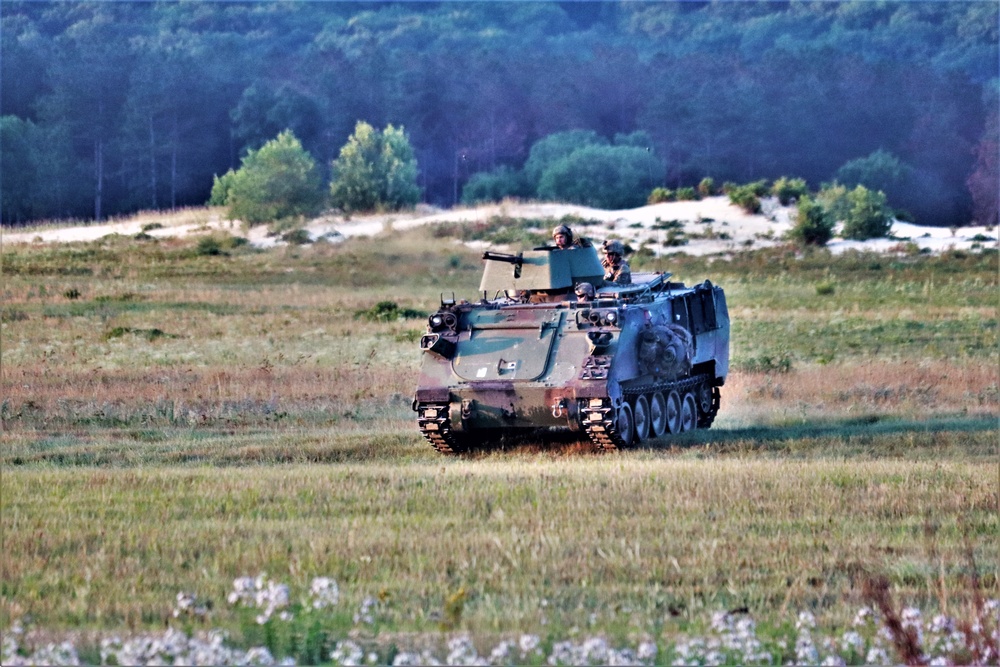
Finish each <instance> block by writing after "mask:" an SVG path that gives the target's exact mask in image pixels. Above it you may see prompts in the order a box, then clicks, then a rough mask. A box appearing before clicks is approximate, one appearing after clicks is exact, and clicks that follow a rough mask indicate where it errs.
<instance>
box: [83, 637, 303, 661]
mask: <svg viewBox="0 0 1000 667" xmlns="http://www.w3.org/2000/svg"><path fill="white" fill-rule="evenodd" d="M225 639H226V637H225V633H223V632H220V631H218V630H213V631H211V632H209V633H208V634H207V635H206V636H204V637H190V636H188V635H186V634H185V633H183V632H181V631H179V630H175V629H173V628H170V629H168V630H167V631H166V632H164V633H162V634H156V635H141V636H138V637H132V638H130V639H128V640H124V641H123V640H122V639H119V638H118V637H111V638H107V639H104V640H102V641H101V664H102V665H259V666H267V665H287V666H290V665H294V664H295V661H294V660H289V659H284V660H282V661H280V662H278V661H276V660H275V659H274V656H272V655H271V652H270V651H269V650H267V649H266V648H264V647H263V646H257V647H254V648H251V649H249V650H247V651H241V650H239V649H234V648H230V647H228V646H226V645H225Z"/></svg>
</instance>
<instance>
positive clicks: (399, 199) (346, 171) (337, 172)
mask: <svg viewBox="0 0 1000 667" xmlns="http://www.w3.org/2000/svg"><path fill="white" fill-rule="evenodd" d="M332 168H333V182H332V183H331V184H330V197H331V201H332V203H333V204H334V206H337V207H338V208H341V209H343V210H344V211H347V212H352V211H372V210H383V211H397V210H399V209H402V208H407V207H410V206H413V205H415V204H416V203H417V202H418V201H420V188H419V187H418V186H417V160H416V158H415V157H414V155H413V147H412V146H411V145H410V140H409V138H408V137H407V136H406V132H405V131H404V129H403V128H402V127H400V128H395V127H393V126H392V125H387V126H386V128H385V129H384V130H382V131H381V132H379V131H378V130H376V129H375V128H373V127H372V126H371V125H369V124H368V123H365V122H363V121H359V122H358V124H357V125H356V126H355V127H354V134H352V135H351V136H350V138H348V140H347V143H346V144H345V145H344V146H343V147H342V148H341V149H340V156H339V157H338V158H337V159H336V160H334V162H333V165H332Z"/></svg>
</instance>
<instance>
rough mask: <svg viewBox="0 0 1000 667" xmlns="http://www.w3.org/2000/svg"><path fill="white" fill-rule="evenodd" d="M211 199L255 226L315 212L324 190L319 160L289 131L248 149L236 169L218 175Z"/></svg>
mask: <svg viewBox="0 0 1000 667" xmlns="http://www.w3.org/2000/svg"><path fill="white" fill-rule="evenodd" d="M222 197H225V199H224V201H222V202H220V201H219V200H220V199H222ZM212 199H213V201H215V202H217V203H224V204H225V205H226V206H227V207H228V208H229V217H230V218H232V219H238V220H242V221H243V222H245V223H246V224H249V225H256V224H261V223H268V222H275V221H281V220H286V219H289V218H296V217H299V216H308V215H313V214H315V213H316V212H318V211H319V209H320V207H321V206H322V204H323V191H322V183H321V177H320V173H319V170H318V169H317V167H316V161H315V160H313V158H312V156H311V155H309V154H308V153H307V152H305V150H304V149H303V148H302V144H301V143H300V142H299V140H298V139H296V138H295V135H294V134H292V132H291V131H287V130H286V131H285V132H282V133H281V134H279V135H278V136H277V138H275V139H272V140H271V141H269V142H267V143H266V144H264V146H262V147H261V148H260V150H256V151H254V150H251V151H250V152H248V153H247V155H246V157H244V158H243V162H242V166H241V167H240V168H239V169H238V170H237V171H235V172H229V173H227V174H225V175H224V176H222V177H221V178H217V179H216V180H215V184H214V185H213V187H212Z"/></svg>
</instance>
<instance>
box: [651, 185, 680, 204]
mask: <svg viewBox="0 0 1000 667" xmlns="http://www.w3.org/2000/svg"><path fill="white" fill-rule="evenodd" d="M676 198H677V197H676V196H675V195H674V191H673V190H670V189H669V188H653V191H652V192H650V193H649V198H648V199H647V200H646V203H647V204H662V203H663V202H668V201H674V200H676Z"/></svg>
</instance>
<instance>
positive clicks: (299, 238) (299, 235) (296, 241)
mask: <svg viewBox="0 0 1000 667" xmlns="http://www.w3.org/2000/svg"><path fill="white" fill-rule="evenodd" d="M281 240H282V241H284V242H285V243H289V244H291V245H307V244H309V243H312V236H310V235H309V232H308V231H306V230H305V229H293V230H291V231H288V232H285V233H284V234H282V235H281Z"/></svg>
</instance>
